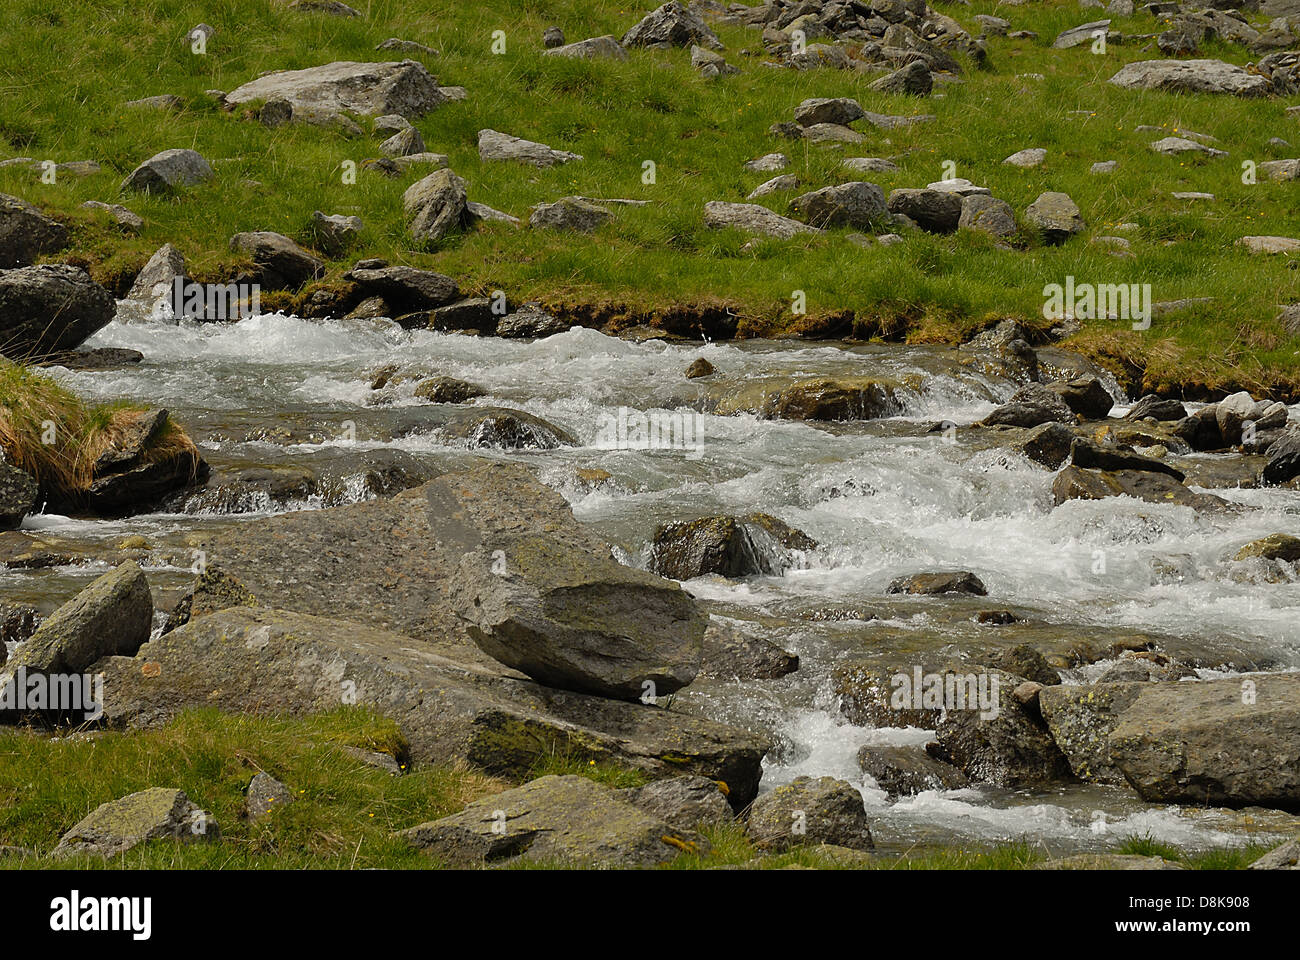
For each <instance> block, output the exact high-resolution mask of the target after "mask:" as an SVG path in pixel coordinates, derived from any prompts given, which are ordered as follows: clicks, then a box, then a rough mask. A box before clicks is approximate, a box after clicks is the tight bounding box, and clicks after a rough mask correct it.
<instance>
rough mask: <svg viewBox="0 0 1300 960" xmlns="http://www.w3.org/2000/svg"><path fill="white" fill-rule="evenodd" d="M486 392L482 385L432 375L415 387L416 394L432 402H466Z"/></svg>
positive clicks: (484, 394)
mask: <svg viewBox="0 0 1300 960" xmlns="http://www.w3.org/2000/svg"><path fill="white" fill-rule="evenodd" d="M486 394H487V391H486V390H484V389H483V388H482V387H480V386H477V385H475V384H472V383H467V382H466V381H464V380H457V379H456V378H454V377H430V378H429V379H428V380H421V381H420V382H419V383H418V384H417V385H416V387H415V396H417V397H419V398H420V399H421V400H428V401H430V402H431V403H464V402H465V401H467V400H472V399H474V398H475V397H482V396H486Z"/></svg>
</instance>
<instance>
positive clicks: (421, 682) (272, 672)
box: [95, 501, 770, 807]
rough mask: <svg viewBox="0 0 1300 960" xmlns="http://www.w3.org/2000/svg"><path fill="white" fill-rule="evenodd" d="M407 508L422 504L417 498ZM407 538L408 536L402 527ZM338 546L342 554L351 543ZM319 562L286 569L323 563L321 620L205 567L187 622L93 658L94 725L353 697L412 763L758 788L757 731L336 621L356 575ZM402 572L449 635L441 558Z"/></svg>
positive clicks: (761, 748)
mask: <svg viewBox="0 0 1300 960" xmlns="http://www.w3.org/2000/svg"><path fill="white" fill-rule="evenodd" d="M415 506H417V507H420V508H421V510H423V507H422V505H421V504H420V503H419V502H418V501H416V502H415ZM317 512H322V513H324V512H331V511H317ZM389 529H391V528H389ZM281 532H283V531H281ZM336 532H337V531H336ZM386 532H387V531H386V530H385V529H384V528H382V527H370V526H367V528H366V535H367V536H368V538H369V540H368V544H374V545H375V546H376V547H380V548H382V546H383V538H384V536H385V534H386ZM406 533H407V535H408V536H413V537H414V536H417V530H416V529H413V528H408V529H407V531H406ZM413 542H416V543H418V542H420V541H419V540H418V539H414V540H410V541H407V542H404V543H401V544H400V545H395V546H396V550H381V551H380V552H382V553H385V554H390V553H391V552H399V553H405V554H414V553H417V551H415V550H413V549H412V548H411V543H413ZM422 546H423V548H424V549H423V550H422V551H418V552H420V553H423V554H425V557H424V558H422V559H423V560H427V559H428V555H429V554H434V555H437V554H439V553H441V552H442V551H441V550H440V549H439V547H438V545H437V544H436V543H430V542H428V541H425V542H424V543H423V544H422ZM301 549H302V550H303V552H304V553H305V552H306V551H307V550H315V551H317V552H319V553H321V554H328V553H331V552H333V551H334V550H335V549H336V541H334V540H333V539H331V538H330V537H329V536H328V534H327V535H326V536H325V538H324V539H322V540H320V541H310V542H307V543H305V544H303V545H302V548H301ZM343 549H344V552H345V554H346V553H348V552H350V551H349V550H348V546H347V545H346V544H344V545H343ZM355 549H356V547H355V545H354V547H353V549H352V552H354V551H355ZM294 555H295V556H296V555H297V554H296V553H295V554H294ZM210 556H211V554H210ZM388 562H389V563H390V564H391V565H392V566H394V567H395V566H397V564H393V563H392V561H388ZM441 562H445V560H443V561H441ZM315 565H316V567H317V568H318V569H317V570H312V569H306V570H303V571H301V572H290V571H292V568H291V567H287V566H286V567H285V568H284V570H285V571H286V572H287V573H288V577H287V579H289V580H291V581H298V580H299V579H300V578H305V577H319V576H320V575H321V574H320V573H319V570H323V569H331V570H333V571H334V573H333V577H332V579H333V580H334V581H335V585H336V586H337V587H338V588H339V589H338V594H339V596H340V599H341V601H342V603H343V604H344V605H345V607H346V609H344V610H340V609H338V608H330V607H323V606H320V607H317V608H316V609H322V610H323V609H329V610H330V611H331V612H330V615H329V617H328V618H324V617H316V616H310V615H307V614H298V613H290V612H286V611H278V610H272V609H268V608H264V607H256V606H252V604H253V603H255V602H257V601H258V600H261V599H262V598H261V597H258V596H255V595H254V594H252V593H251V592H250V591H248V590H247V589H245V588H244V587H243V586H242V585H241V584H239V583H238V582H236V581H232V580H231V579H230V578H228V577H226V578H222V577H219V576H217V572H216V571H213V570H211V569H210V570H209V576H208V579H209V580H210V581H212V582H211V586H210V588H209V589H207V590H206V591H205V593H204V595H203V596H202V597H201V598H200V597H199V596H198V595H196V596H195V598H194V610H195V613H196V616H195V618H194V619H192V620H190V622H188V623H186V624H184V625H183V626H180V627H177V628H176V629H174V630H171V631H169V632H167V633H164V634H163V635H161V636H160V637H158V638H157V639H155V640H152V641H150V642H149V643H147V644H145V645H144V646H142V647H141V648H140V650H139V651H138V652H137V654H136V656H135V657H110V658H107V659H105V660H102V661H100V662H99V663H98V664H97V665H96V667H95V669H96V670H97V671H102V672H103V673H104V694H105V705H104V716H105V720H106V721H107V722H108V723H109V724H110V725H112V726H116V727H132V728H134V727H140V726H148V725H150V724H153V723H156V722H158V721H160V720H163V719H166V718H168V717H171V716H174V715H175V714H176V713H177V712H179V711H182V710H187V709H193V708H196V707H208V708H216V709H219V710H221V711H223V712H226V713H265V714H278V715H303V714H311V713H318V712H323V711H330V710H336V709H338V707H339V706H340V705H343V704H350V705H358V706H364V707H368V708H370V709H373V710H375V711H378V712H380V713H382V714H384V715H386V716H388V717H391V718H392V719H393V720H394V721H396V722H397V723H398V725H399V726H400V727H401V729H402V733H403V735H404V736H405V737H406V739H407V742H408V743H409V744H410V749H411V757H412V759H413V760H415V761H417V762H422V763H457V762H461V763H465V762H467V763H470V764H472V765H474V766H475V767H477V768H479V769H482V770H486V771H488V772H490V773H493V774H497V775H501V776H511V777H518V776H523V775H526V774H527V773H528V772H529V771H530V770H532V769H534V768H535V766H536V765H537V764H538V763H539V762H540V761H542V760H543V759H545V758H547V757H550V756H553V755H562V756H572V757H576V758H579V759H583V760H586V759H591V760H596V761H606V762H613V763H618V764H622V765H625V766H629V767H633V768H635V769H638V770H641V771H643V772H645V773H646V774H647V775H648V776H649V777H651V778H656V779H657V778H663V777H676V776H682V775H686V774H693V775H699V776H703V777H708V778H709V779H711V780H720V781H722V782H724V783H726V784H727V785H728V787H729V788H730V793H729V794H728V799H729V800H730V801H731V803H732V804H733V806H737V807H739V806H742V805H743V804H747V803H748V802H749V801H750V800H751V799H753V797H754V795H755V793H756V792H757V790H758V780H759V776H760V774H761V761H762V758H763V756H764V754H766V752H767V751H768V749H769V748H770V743H769V742H768V741H767V740H766V739H765V738H763V737H761V736H757V735H755V734H751V733H749V732H748V731H745V730H740V729H737V728H735V727H730V726H727V725H725V724H721V723H716V722H714V721H710V720H706V719H702V718H700V717H695V716H690V715H687V714H685V713H681V712H678V711H671V710H666V709H663V708H661V707H657V706H652V705H648V704H642V703H628V702H626V701H622V700H611V699H607V698H604V697H596V696H591V695H588V694H580V693H570V692H567V691H563V690H554V689H550V688H548V687H544V686H541V685H539V684H536V683H534V682H532V681H531V680H528V679H526V678H524V677H522V676H520V675H519V674H516V673H514V672H512V671H508V670H505V669H504V668H502V667H501V666H500V665H498V664H496V663H495V662H494V661H491V660H489V659H488V658H486V657H483V656H482V655H481V654H478V656H479V658H480V659H479V660H478V661H475V660H474V659H473V654H472V653H471V649H472V648H471V649H467V648H466V645H465V643H464V641H463V640H460V639H459V638H457V639H455V640H450V641H444V642H431V641H430V640H429V639H425V638H428V637H429V636H430V635H431V634H432V630H426V631H424V634H423V636H424V638H418V637H412V636H401V635H399V634H396V633H391V632H389V631H387V630H383V629H379V628H377V627H374V626H368V625H366V624H363V623H358V622H348V621H347V620H345V619H343V618H344V617H345V616H348V615H354V616H355V615H356V613H355V610H354V604H355V603H356V602H357V601H358V600H359V599H361V596H360V594H361V591H357V590H351V589H349V585H348V584H347V583H346V582H345V581H348V580H351V579H354V578H353V575H352V573H351V572H349V574H348V576H346V577H342V576H340V575H339V574H338V572H337V571H338V570H340V569H344V566H343V564H342V563H340V562H337V561H334V560H332V559H331V558H329V557H325V558H324V559H318V560H317V561H316V564H315ZM406 566H407V571H406V573H407V576H406V577H403V576H402V575H401V574H399V573H397V571H396V570H394V571H393V573H392V574H391V575H390V580H389V584H390V585H389V586H388V588H387V590H386V592H387V593H388V594H390V595H391V594H398V593H402V592H403V591H405V592H408V593H410V594H412V595H418V596H421V597H428V598H429V599H430V600H431V602H430V603H428V605H427V607H428V609H427V614H428V615H429V619H430V620H432V621H435V622H434V627H435V628H436V629H437V630H438V631H440V632H441V631H447V630H452V629H454V624H455V619H454V616H453V615H452V614H451V612H450V611H449V609H448V605H447V603H446V602H445V601H442V600H441V599H440V598H439V597H438V592H439V590H440V589H441V590H445V589H446V585H445V584H439V583H438V582H437V580H438V579H444V580H445V578H446V576H447V571H446V569H445V567H442V566H441V563H439V565H438V568H437V569H436V570H435V571H431V572H429V573H427V574H426V579H424V580H422V581H419V582H415V581H412V580H410V579H407V577H409V576H410V575H411V574H414V573H416V572H417V570H419V569H427V568H428V564H427V562H412V563H407V564H406ZM267 573H268V575H267V576H265V577H264V578H263V579H262V580H260V581H258V580H253V579H252V578H251V577H250V582H253V583H255V584H258V585H259V587H260V585H261V584H268V585H270V586H271V588H272V589H271V592H272V593H276V594H281V595H283V594H284V593H285V592H286V590H287V591H288V592H290V593H297V591H296V590H294V589H293V587H294V585H295V584H294V583H290V584H288V585H284V584H277V581H279V580H280V579H281V577H280V576H279V575H278V574H277V573H276V572H274V571H268V572H267ZM359 579H360V580H361V581H362V582H363V583H365V584H366V586H365V587H363V589H364V590H369V591H372V592H370V593H369V596H370V597H373V598H374V600H375V602H374V603H373V604H372V606H373V608H374V610H373V613H372V614H371V615H366V612H365V611H361V615H362V616H364V618H365V619H366V620H368V621H370V622H375V621H382V620H385V619H394V618H395V617H396V616H398V614H399V613H400V611H398V610H397V609H395V605H394V604H393V602H392V599H391V596H385V594H384V593H383V592H379V591H377V590H376V581H375V579H374V578H373V577H369V576H362V577H360V578H359ZM276 586H278V587H279V589H278V590H276V589H275V587H276ZM316 586H317V587H318V589H319V591H320V592H321V593H322V594H328V593H329V592H330V588H331V584H329V583H320V584H318V585H316ZM217 594H220V597H218V596H217ZM214 603H217V604H220V605H222V606H223V609H219V610H217V611H216V612H214V613H208V614H206V615H203V616H197V613H198V611H199V609H200V608H201V607H210V606H211V605H213V604H214ZM447 654H452V655H454V657H455V659H453V658H452V657H451V656H448V655H447Z"/></svg>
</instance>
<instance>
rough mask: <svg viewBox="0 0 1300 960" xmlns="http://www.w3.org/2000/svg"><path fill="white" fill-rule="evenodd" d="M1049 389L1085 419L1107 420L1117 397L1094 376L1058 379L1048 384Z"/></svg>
mask: <svg viewBox="0 0 1300 960" xmlns="http://www.w3.org/2000/svg"><path fill="white" fill-rule="evenodd" d="M1047 389H1048V390H1051V391H1052V392H1053V393H1054V394H1056V395H1057V396H1058V397H1060V398H1061V399H1062V400H1064V401H1065V405H1066V406H1067V407H1069V408H1070V409H1071V410H1073V411H1074V412H1075V413H1077V414H1078V415H1079V416H1081V417H1083V418H1084V419H1085V420H1105V419H1106V417H1107V415H1109V413H1110V410H1111V407H1113V406H1114V405H1115V398H1114V397H1112V396H1111V395H1110V391H1109V390H1107V389H1106V386H1105V384H1103V383H1102V382H1101V380H1100V379H1098V378H1097V377H1094V376H1083V377H1076V378H1075V379H1073V380H1057V381H1055V382H1053V383H1049V384H1047Z"/></svg>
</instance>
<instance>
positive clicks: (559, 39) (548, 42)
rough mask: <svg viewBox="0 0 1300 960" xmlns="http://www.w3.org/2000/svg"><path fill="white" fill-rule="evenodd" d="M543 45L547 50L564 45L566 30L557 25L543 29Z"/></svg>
mask: <svg viewBox="0 0 1300 960" xmlns="http://www.w3.org/2000/svg"><path fill="white" fill-rule="evenodd" d="M542 46H543V47H545V48H546V49H547V50H554V49H555V48H556V47H562V46H564V31H563V30H561V29H560V28H559V27H556V26H550V27H547V28H546V29H545V30H543V31H542Z"/></svg>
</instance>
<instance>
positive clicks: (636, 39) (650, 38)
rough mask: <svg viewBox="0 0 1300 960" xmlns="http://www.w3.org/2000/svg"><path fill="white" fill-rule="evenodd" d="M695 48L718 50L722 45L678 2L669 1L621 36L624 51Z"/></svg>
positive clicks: (691, 12) (705, 26)
mask: <svg viewBox="0 0 1300 960" xmlns="http://www.w3.org/2000/svg"><path fill="white" fill-rule="evenodd" d="M693 43H695V44H699V45H700V46H701V47H708V48H709V49H710V50H721V49H722V41H721V40H719V39H718V35H717V34H715V33H714V32H713V31H712V30H710V29H709V27H708V25H707V24H706V23H705V22H704V20H703V18H701V17H700V15H699V14H698V13H696V12H695V11H694V10H691V9H688V8H687V7H685V6H683V5H682V4H681V3H679V2H678V0H670V2H669V3H665V4H664V5H663V6H661V7H659V8H658V9H656V10H654V11H653V12H651V13H648V14H646V16H645V17H644V18H643V19H642V20H641V22H640V23H638V24H637V25H636V26H634V27H633V28H632V29H631V30H629V31H628V32H627V33H625V34H623V46H625V47H689V46H690V45H691V44H693Z"/></svg>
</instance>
